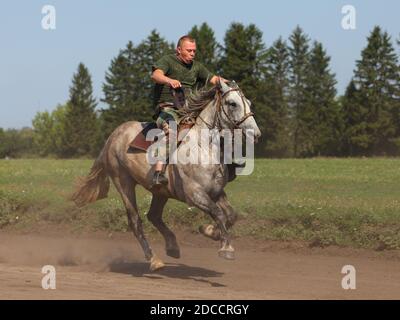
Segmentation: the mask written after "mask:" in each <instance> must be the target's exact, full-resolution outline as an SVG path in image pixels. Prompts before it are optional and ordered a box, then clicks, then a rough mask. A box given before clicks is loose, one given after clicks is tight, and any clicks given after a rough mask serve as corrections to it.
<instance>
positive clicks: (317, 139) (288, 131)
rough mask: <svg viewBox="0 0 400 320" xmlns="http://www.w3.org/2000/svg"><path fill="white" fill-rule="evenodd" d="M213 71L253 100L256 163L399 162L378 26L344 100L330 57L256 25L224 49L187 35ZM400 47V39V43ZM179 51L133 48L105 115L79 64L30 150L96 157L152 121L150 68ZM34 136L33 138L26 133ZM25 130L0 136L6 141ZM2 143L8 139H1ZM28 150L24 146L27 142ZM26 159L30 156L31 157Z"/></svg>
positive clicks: (208, 38) (299, 39) (391, 71)
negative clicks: (130, 128) (136, 125)
mask: <svg viewBox="0 0 400 320" xmlns="http://www.w3.org/2000/svg"><path fill="white" fill-rule="evenodd" d="M188 34H189V35H191V36H192V37H193V38H195V39H196V41H197V47H198V52H197V57H196V59H197V60H198V61H201V62H202V63H203V64H205V65H206V66H207V68H208V69H209V70H210V71H212V72H215V73H218V74H220V75H222V76H223V77H225V78H227V79H231V80H235V81H236V82H237V83H239V85H240V87H241V88H242V90H243V92H244V93H245V95H246V96H247V97H248V98H249V99H250V100H251V101H252V108H253V111H254V112H255V114H256V120H257V123H258V124H259V127H260V129H261V132H262V133H263V137H262V139H261V141H260V142H259V143H258V144H257V145H256V155H258V156H264V157H275V158H282V157H314V156H337V157H343V156H344V157H345V156H382V155H390V156H397V155H399V154H400V65H399V57H398V55H397V54H396V49H395V47H394V44H393V42H392V39H391V37H390V36H389V35H388V33H387V32H385V31H383V30H382V29H381V28H380V27H379V26H376V27H375V28H374V29H373V30H372V31H371V33H370V35H369V36H368V38H367V44H366V46H365V48H364V49H363V50H362V52H361V58H360V59H359V60H357V61H356V67H355V70H354V74H353V77H352V79H351V81H350V83H349V84H348V86H347V89H346V92H345V94H344V95H343V96H339V95H338V94H337V90H336V84H337V81H336V78H335V74H334V73H333V72H332V71H331V69H330V60H331V58H330V56H329V55H328V53H327V51H326V49H325V48H324V46H323V44H322V43H320V42H318V41H311V39H310V38H309V36H308V35H307V34H306V33H305V32H304V31H303V30H302V29H301V28H300V27H296V28H295V30H293V32H292V34H291V35H290V37H289V38H288V39H282V38H279V39H277V40H276V41H275V42H274V43H273V44H272V45H271V46H270V47H266V45H265V44H264V42H263V40H262V36H263V34H262V32H261V31H260V30H259V29H258V28H257V27H256V26H255V25H254V24H249V25H247V26H245V25H243V24H241V23H232V24H231V26H230V27H229V29H228V30H227V31H226V33H225V37H224V43H223V44H219V43H218V42H217V41H216V39H215V35H214V31H213V30H212V29H211V28H210V27H209V26H208V25H207V24H206V23H203V24H202V25H201V26H194V27H193V28H192V29H191V30H190V31H189V33H188ZM397 44H400V39H399V40H398V41H397ZM174 48H175V45H174V43H170V42H168V41H166V40H165V39H164V38H163V37H162V36H161V35H160V34H159V33H158V32H157V31H155V30H154V31H152V32H151V34H150V35H149V36H148V37H147V38H146V39H145V40H143V41H142V42H140V43H139V44H138V45H134V44H133V43H132V42H129V43H128V44H127V45H126V47H125V48H123V49H121V50H120V51H119V53H118V55H117V56H116V57H115V58H113V59H112V61H111V63H110V66H109V68H108V70H107V72H106V75H105V80H104V83H103V97H102V98H101V101H102V102H104V104H105V105H106V108H103V109H100V110H96V107H97V105H98V102H97V100H96V99H95V97H94V96H93V90H92V80H91V76H90V73H89V70H88V69H87V67H86V66H85V65H84V64H82V63H81V64H79V66H78V69H77V71H76V73H75V74H74V75H73V79H72V85H71V87H70V96H69V100H68V101H67V102H66V103H65V104H64V105H59V106H57V108H56V109H55V110H54V111H52V112H47V111H45V112H39V113H37V114H36V116H35V118H34V119H33V121H32V126H33V130H31V131H29V129H24V130H22V131H21V135H23V134H24V135H25V140H24V139H22V140H21V139H20V140H21V141H24V143H25V145H24V148H27V146H28V149H29V146H30V148H31V150H32V152H34V153H37V154H38V155H40V156H48V155H55V156H58V157H79V156H87V155H91V156H94V155H96V154H97V153H98V152H99V150H100V148H101V147H102V145H103V143H104V141H105V140H106V139H107V137H108V136H109V134H110V133H111V132H112V131H113V130H114V129H115V128H116V127H117V126H118V125H119V124H121V123H123V122H125V121H129V120H133V119H134V120H139V121H151V120H152V115H153V112H154V104H153V101H152V90H153V83H152V81H151V79H150V74H151V66H152V65H153V63H154V62H155V61H156V60H158V59H159V58H160V57H161V56H163V55H165V54H168V53H172V52H174ZM28 131H29V133H28ZM13 135H14V136H15V135H18V132H17V131H15V130H14V131H12V130H11V131H10V130H8V131H4V130H1V131H0V141H3V140H4V139H5V140H7V139H9V140H10V139H11V140H10V141H12V139H14V140H15V139H16V138H15V137H14V138H12V136H13ZM2 139H3V140H2ZM21 143H22V142H21ZM0 145H2V148H1V149H0V156H1V157H4V156H5V155H7V152H9V154H10V155H13V153H14V154H18V151H15V150H14V151H12V150H11V149H12V148H13V147H14V148H15V147H16V145H17V144H16V143H15V142H14V143H12V142H11V143H8V144H7V143H6V144H4V146H6V145H9V148H11V149H10V150H11V151H7V147H6V148H4V147H3V142H2V143H1V144H0ZM23 150H26V149H23Z"/></svg>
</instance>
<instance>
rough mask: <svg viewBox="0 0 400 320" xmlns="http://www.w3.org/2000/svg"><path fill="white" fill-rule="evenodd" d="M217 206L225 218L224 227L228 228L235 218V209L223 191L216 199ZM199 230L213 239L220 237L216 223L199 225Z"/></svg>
mask: <svg viewBox="0 0 400 320" xmlns="http://www.w3.org/2000/svg"><path fill="white" fill-rule="evenodd" d="M216 204H217V206H218V207H219V208H221V210H222V211H223V212H224V214H225V215H226V218H227V222H226V228H227V229H228V230H229V229H230V228H231V227H232V226H233V225H234V224H235V222H236V220H237V213H236V211H235V209H233V207H232V205H231V204H230V203H229V201H228V199H227V196H226V193H225V192H224V191H223V192H222V194H221V196H220V197H219V198H218V199H217V202H216ZM199 231H200V232H201V233H202V234H203V235H205V236H206V237H209V238H211V239H213V240H215V241H218V240H220V239H221V231H220V229H219V228H218V227H217V226H216V225H212V224H205V225H202V226H200V228H199Z"/></svg>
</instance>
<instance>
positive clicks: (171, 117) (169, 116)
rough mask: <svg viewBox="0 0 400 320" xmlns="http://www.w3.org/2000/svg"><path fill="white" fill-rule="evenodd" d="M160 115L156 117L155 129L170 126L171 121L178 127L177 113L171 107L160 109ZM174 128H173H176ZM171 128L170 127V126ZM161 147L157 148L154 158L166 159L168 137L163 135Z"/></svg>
mask: <svg viewBox="0 0 400 320" xmlns="http://www.w3.org/2000/svg"><path fill="white" fill-rule="evenodd" d="M160 110H161V111H160V113H159V115H158V117H157V120H156V124H157V127H158V128H160V129H162V128H163V125H164V124H165V123H167V124H169V125H170V122H171V121H174V122H175V123H176V126H178V124H179V121H180V115H179V111H178V110H176V109H175V108H172V107H164V108H161V109H160ZM176 126H175V127H176ZM170 127H171V125H170ZM170 134H174V135H176V132H174V131H170ZM160 142H161V145H160V146H159V147H158V148H157V152H156V156H157V157H160V158H162V159H168V156H169V154H168V151H169V135H164V136H163V138H162V139H161V141H160Z"/></svg>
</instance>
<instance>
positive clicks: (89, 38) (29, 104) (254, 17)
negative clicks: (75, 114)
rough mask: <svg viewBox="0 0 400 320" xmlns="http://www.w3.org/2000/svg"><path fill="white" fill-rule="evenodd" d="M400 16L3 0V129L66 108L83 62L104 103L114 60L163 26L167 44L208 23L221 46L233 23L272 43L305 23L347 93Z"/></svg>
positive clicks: (309, 0)
mask: <svg viewBox="0 0 400 320" xmlns="http://www.w3.org/2000/svg"><path fill="white" fill-rule="evenodd" d="M348 4H349V5H353V6H354V7H355V8H356V18H357V20H356V22H357V24H356V30H344V29H342V27H341V20H342V18H343V15H342V13H341V8H342V7H343V6H344V5H348ZM44 5H53V6H55V8H56V30H52V31H46V30H43V29H42V26H41V20H42V17H43V15H42V13H41V10H42V7H43V6H44ZM399 12H400V1H398V0H385V1H377V0H357V1H356V0H345V1H342V0H330V1H322V0H303V1H295V0H279V1H278V0H274V1H268V0H267V1H266V0H246V1H243V0H240V1H239V0H229V1H224V0H220V1H215V0H202V1H196V2H194V1H193V2H190V1H181V0H173V1H158V0H152V1H133V0H131V1H128V0H114V1H111V0H110V1H106V0H96V1H95V0H85V1H77V0H68V1H67V0H63V1H61V0H60V1H51V0H47V1H39V0H30V1H26V0H24V1H22V0H14V1H11V0H2V1H1V3H0V57H1V59H0V98H1V100H0V127H3V128H21V127H23V126H31V120H32V119H33V117H34V115H35V114H36V112H38V111H44V110H48V111H51V110H53V109H54V108H55V106H56V105H57V104H59V103H64V102H65V101H66V100H67V99H68V89H69V86H70V84H71V79H72V75H73V73H74V72H75V71H76V68H77V66H78V63H79V62H83V63H85V64H86V66H87V67H88V68H89V70H90V72H91V74H92V79H93V87H94V94H95V96H96V98H97V99H99V98H101V97H102V91H101V87H102V83H103V81H104V75H105V72H106V70H107V69H108V67H109V64H110V61H111V59H112V58H113V57H115V56H116V55H117V54H118V52H119V50H120V49H121V48H123V47H125V45H126V44H127V42H128V41H129V40H132V41H133V42H134V43H136V44H137V43H139V42H140V41H141V40H143V39H144V38H146V37H147V36H148V35H149V33H150V32H151V30H152V29H157V30H158V31H159V32H160V33H161V35H162V36H164V37H165V38H166V39H167V40H168V41H176V40H177V38H179V37H180V36H181V35H182V34H185V33H186V32H187V31H189V30H190V29H191V27H192V26H193V25H195V24H197V25H200V24H201V23H203V22H207V23H208V24H209V25H210V26H211V27H212V28H213V30H214V31H215V35H216V38H217V40H218V41H219V42H221V43H222V41H223V37H224V33H225V31H226V30H227V28H228V27H229V25H230V24H231V23H232V22H242V23H244V24H246V25H247V24H249V23H254V24H256V25H257V26H258V28H260V30H261V31H262V32H263V34H264V41H265V43H266V45H267V46H270V45H271V44H272V42H273V41H275V40H276V39H277V38H278V37H279V36H282V37H283V38H285V39H287V38H288V36H289V35H290V33H291V32H292V31H293V29H294V28H295V27H296V25H300V26H301V27H302V28H303V30H304V31H305V32H306V33H307V34H308V35H309V36H310V38H311V39H312V40H318V41H320V42H322V43H323V45H324V46H325V48H326V49H327V51H328V54H329V55H330V56H331V57H332V61H331V69H332V71H333V72H334V73H336V78H337V80H338V85H337V88H338V91H339V93H343V91H344V89H345V87H346V85H347V83H348V81H349V80H350V78H351V76H352V74H353V70H354V67H355V61H356V59H358V58H359V57H360V52H361V50H362V49H363V48H364V47H365V45H366V37H367V36H368V34H369V32H370V31H371V30H372V28H373V27H374V25H380V26H381V27H382V28H383V29H384V30H386V31H388V33H389V34H390V35H391V36H392V37H393V40H394V39H398V38H399V35H400V20H399V19H398V15H399ZM396 50H397V52H399V51H400V48H399V46H397V45H396Z"/></svg>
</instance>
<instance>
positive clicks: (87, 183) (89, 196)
mask: <svg viewBox="0 0 400 320" xmlns="http://www.w3.org/2000/svg"><path fill="white" fill-rule="evenodd" d="M106 146H107V144H106ZM76 187H77V188H76V191H75V192H74V194H73V195H72V197H71V200H73V201H74V202H75V204H76V205H77V206H78V207H83V206H85V205H86V204H88V203H91V202H95V201H96V200H100V199H104V198H107V194H108V190H109V189H110V179H109V177H108V175H107V171H106V167H105V162H104V149H103V151H102V152H101V153H100V155H99V157H98V158H97V159H96V161H95V162H94V164H93V166H92V169H91V170H90V173H89V174H88V175H87V176H86V177H80V178H78V179H77V186H76Z"/></svg>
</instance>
